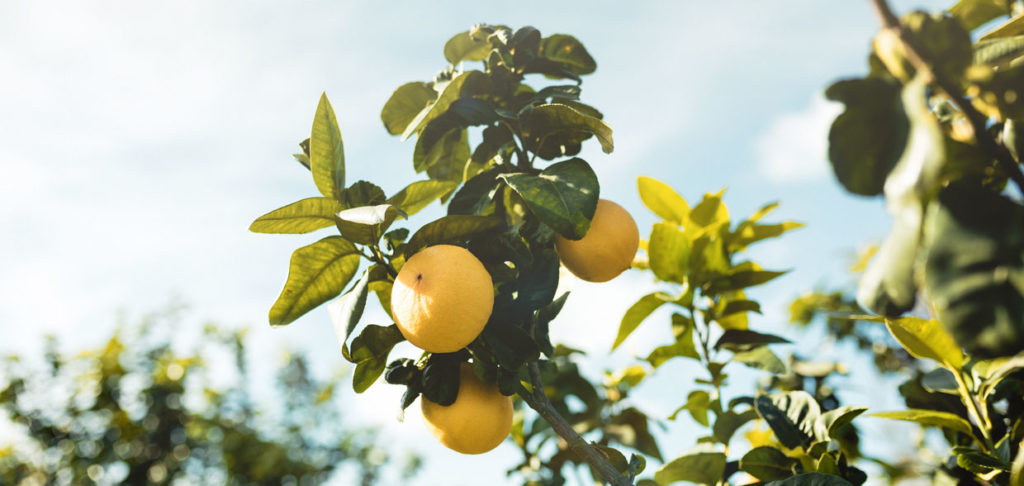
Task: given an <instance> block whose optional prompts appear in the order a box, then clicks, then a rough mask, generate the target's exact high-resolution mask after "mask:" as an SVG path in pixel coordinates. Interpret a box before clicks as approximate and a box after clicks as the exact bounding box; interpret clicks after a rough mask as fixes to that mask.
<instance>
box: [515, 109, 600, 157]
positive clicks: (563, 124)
mask: <svg viewBox="0 0 1024 486" xmlns="http://www.w3.org/2000/svg"><path fill="white" fill-rule="evenodd" d="M520 123H521V125H522V128H523V136H524V139H525V141H526V142H527V143H528V145H529V147H531V148H532V149H533V150H534V152H546V151H550V150H552V149H553V148H554V147H552V146H550V145H551V144H552V142H551V141H547V142H546V141H545V139H550V140H559V139H560V138H559V137H560V136H564V135H569V136H570V138H571V139H572V140H574V141H577V142H579V141H582V140H583V139H585V138H587V137H588V136H589V135H594V136H596V137H597V140H598V142H600V143H601V150H602V151H604V153H606V154H610V153H612V150H614V149H615V145H614V142H613V140H612V129H611V127H609V126H608V125H607V124H606V123H605V122H603V121H601V119H600V118H595V117H592V116H589V115H585V114H583V113H581V112H579V111H576V110H575V109H573V108H570V107H569V106H566V105H564V104H561V103H551V104H547V105H540V106H537V107H534V109H533V110H531V111H530V112H529V113H526V114H524V115H522V116H521V117H520ZM581 133H582V134H585V136H582V137H581V136H579V134H581ZM545 158H548V157H545Z"/></svg>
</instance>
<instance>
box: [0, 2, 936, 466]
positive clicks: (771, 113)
mask: <svg viewBox="0 0 1024 486" xmlns="http://www.w3.org/2000/svg"><path fill="white" fill-rule="evenodd" d="M945 3H946V2H937V1H931V2H925V1H919V2H897V7H898V8H900V9H901V10H905V9H906V8H909V7H910V6H912V5H916V6H923V7H927V8H932V9H934V8H938V7H940V6H944V5H945ZM478 22H486V23H503V24H507V25H510V26H521V25H533V26H535V27H537V28H539V29H540V30H541V32H542V33H543V34H545V35H546V34H551V33H556V32H563V33H570V34H573V35H575V36H576V37H577V38H579V39H580V40H581V41H582V42H583V43H584V44H585V45H586V47H587V49H588V50H589V51H590V53H591V54H592V55H593V57H594V58H595V59H596V60H597V63H598V70H597V72H596V73H595V74H594V75H591V76H589V77H587V78H585V81H584V84H583V100H584V101H585V102H587V103H589V104H592V105H594V106H597V107H598V108H600V109H601V110H602V111H603V112H604V113H605V116H606V118H605V119H606V121H607V122H608V123H609V124H610V125H611V126H612V128H613V129H614V130H615V147H616V150H615V152H614V153H613V154H611V155H605V154H603V153H601V152H600V151H599V150H598V149H597V148H596V147H594V146H591V147H589V148H587V149H586V150H585V151H584V154H583V156H584V157H585V158H586V159H587V160H588V161H589V162H590V163H591V165H592V166H593V167H594V169H595V170H596V172H597V174H598V176H599V178H600V180H601V183H602V197H606V198H609V199H613V200H616V201H617V202H619V203H621V204H623V205H624V206H626V207H627V208H628V209H629V210H630V211H631V212H632V213H633V215H634V217H635V218H636V219H637V222H638V223H639V225H640V227H641V233H642V234H646V232H647V231H649V228H650V224H651V223H652V222H653V221H654V219H653V217H652V216H651V215H650V214H649V213H648V212H647V211H646V209H644V208H643V206H642V205H641V204H640V201H639V197H638V196H637V195H636V182H635V181H636V176H638V175H648V176H652V177H655V178H658V179H661V180H664V181H666V182H668V183H669V184H671V185H672V186H673V187H675V188H676V189H677V190H678V191H679V192H680V193H682V194H683V195H684V196H685V197H686V198H687V199H689V200H691V201H693V200H696V199H699V197H700V195H701V194H702V193H703V192H709V191H717V190H718V189H720V188H721V187H725V186H728V190H727V191H726V195H725V201H726V203H727V204H728V205H729V207H730V210H731V212H732V213H733V214H735V215H746V214H749V213H750V212H752V211H753V210H754V209H756V208H757V207H759V206H760V205H762V204H763V203H766V202H769V201H773V200H781V201H782V207H781V209H779V210H778V211H777V214H776V215H775V217H774V218H770V219H773V220H781V219H790V220H797V221H801V222H804V223H805V224H807V227H806V228H804V229H801V230H799V231H796V232H793V233H791V234H790V235H788V236H786V237H784V238H783V239H781V240H778V241H776V242H772V243H767V244H765V245H763V246H762V247H761V248H760V249H758V250H757V251H755V252H754V253H753V256H754V257H755V258H756V259H758V260H759V261H760V262H761V263H762V264H763V265H764V266H765V267H767V268H772V269H793V270H794V271H793V272H792V273H791V274H789V275H787V276H786V277H784V278H782V279H779V280H778V281H777V282H775V283H772V284H770V285H768V286H766V287H765V288H763V289H759V290H757V291H755V292H753V293H752V294H753V297H754V298H757V299H761V300H762V301H763V303H764V304H765V315H764V317H763V318H758V319H755V320H754V321H753V325H754V326H755V327H757V326H760V327H761V328H765V327H767V328H769V329H775V330H778V331H779V332H783V333H789V334H790V335H795V333H796V331H795V330H794V329H787V328H785V327H784V326H783V323H784V322H785V320H786V318H787V317H786V314H785V308H786V305H787V303H788V300H789V299H791V298H792V297H794V296H796V295H797V294H799V293H800V292H801V291H804V290H807V289H810V288H813V287H814V286H816V285H821V284H824V283H830V284H844V283H848V281H849V280H848V277H847V276H846V274H845V273H844V271H843V269H844V268H845V266H846V263H847V260H848V259H849V256H850V255H851V254H852V253H853V252H854V251H855V250H856V249H857V248H859V247H860V246H862V245H863V244H865V243H868V242H872V241H876V240H878V239H879V238H880V237H881V236H882V235H884V234H885V233H886V232H887V230H888V224H889V222H888V217H887V216H886V215H885V212H884V208H883V206H882V203H881V201H880V200H868V199H863V198H855V197H853V196H849V195H847V194H845V193H843V192H842V191H841V190H840V189H839V187H838V185H837V184H836V183H835V181H834V179H833V178H832V175H831V172H830V169H829V167H828V165H827V162H826V160H825V150H826V135H827V130H828V125H829V123H830V122H831V119H832V118H833V117H834V116H835V115H836V114H837V113H838V107H836V106H835V105H833V104H831V103H828V102H826V101H825V100H824V99H823V98H822V96H821V91H822V89H823V88H824V87H825V86H827V84H828V83H830V82H831V81H833V80H835V79H837V78H839V77H842V76H844V75H856V74H859V73H863V72H864V71H865V70H866V55H867V48H868V44H869V41H870V38H871V36H872V35H873V32H874V31H875V29H876V21H875V19H874V18H873V17H872V11H871V8H870V5H869V3H868V2H867V1H861V2H854V1H850V0H780V1H776V2H760V1H746V2H693V1H690V2H684V1H678V2H669V1H661V2H653V1H652V2H627V3H623V2H607V1H599V2H594V1H590V2H581V1H574V2H559V3H557V4H555V3H553V2H539V1H520V2H508V3H497V2H453V1H441V2H389V3H386V4H385V3H370V2H363V3H355V2H329V1H299V2H269V1H245V2H242V1H222V2H210V1H188V0H186V1H180V2H159V3H158V2H139V1H126V0H125V1H101V2H76V1H59V2H39V1H31V0H24V1H22V0H5V1H4V2H2V3H0V88H2V89H0V231H2V234H3V237H2V238H0V268H2V270H0V336H2V337H0V353H8V352H14V351H20V352H25V351H29V352H31V351H32V350H34V349H36V346H37V343H38V337H39V336H40V335H41V334H43V333H56V334H58V335H61V336H64V337H65V338H66V340H67V341H70V342H72V343H74V345H75V346H77V345H79V344H81V345H92V344H96V343H97V342H98V339H100V338H101V337H102V336H104V335H105V334H106V333H107V332H108V331H109V330H110V329H111V328H112V326H113V325H114V322H115V316H116V315H117V312H118V311H119V310H123V311H126V312H127V313H128V314H129V315H138V314H141V313H144V312H148V311H152V310H155V309H159V308H160V307H162V306H163V305H164V304H165V303H166V302H168V301H169V300H171V299H172V298H174V297H179V298H180V299H181V300H184V301H185V302H187V303H189V304H190V306H191V308H192V311H191V313H190V319H191V321H190V322H195V323H196V324H197V325H198V324H199V323H200V322H202V321H205V320H211V321H215V322H218V323H221V324H223V325H226V326H232V327H237V326H250V327H251V328H252V331H251V333H250V335H251V336H253V339H254V345H253V351H252V353H253V356H254V357H256V358H261V359H260V364H261V366H263V367H264V368H265V369H271V368H272V367H273V366H274V365H275V364H276V362H277V361H276V359H277V358H276V357H277V356H278V355H279V349H280V348H281V347H282V346H283V345H285V344H288V345H291V346H293V347H297V348H299V349H303V350H306V351H308V352H310V353H312V354H313V356H314V358H315V359H316V361H315V362H316V363H317V364H318V366H319V367H320V368H319V373H321V374H322V375H324V376H327V375H330V374H331V373H333V372H334V370H336V369H337V367H339V366H341V364H342V359H341V356H340V353H339V352H338V348H337V345H336V343H335V339H334V336H333V331H332V330H331V326H330V323H329V322H328V319H327V313H326V311H324V310H323V309H318V310H316V311H314V312H311V313H310V314H309V315H307V316H306V317H304V318H302V319H300V320H299V321H297V322H295V323H294V324H292V325H291V326H289V327H287V328H281V329H271V328H270V327H269V326H268V325H267V324H266V312H267V310H268V309H269V307H270V304H271V303H272V302H273V300H274V299H275V298H276V297H277V295H278V293H279V292H280V289H281V287H282V285H283V283H284V280H285V277H286V274H287V268H288V258H289V255H290V253H291V251H292V250H294V249H295V248H297V247H299V246H302V245H305V244H309V243H311V242H313V241H315V240H316V239H317V238H318V237H321V236H323V235H324V234H326V233H321V234H318V235H300V236H286V235H280V236H278V235H256V234H251V233H249V232H248V231H247V227H248V225H249V223H250V222H251V221H252V220H253V219H254V218H255V217H257V216H259V215H260V214H263V213H264V212H266V211H269V210H271V209H274V208H277V207H279V206H282V205H284V204H287V203H289V202H292V201H295V200H298V199H301V198H304V197H309V196H312V195H314V194H315V188H314V186H313V184H312V180H311V178H310V176H309V173H308V172H306V171H305V170H303V169H301V167H300V166H299V165H298V164H296V163H295V162H294V161H292V159H291V156H290V154H291V153H293V152H294V151H296V149H297V147H296V143H297V142H298V141H300V140H302V139H303V138H305V137H307V136H308V133H309V127H310V124H311V121H312V117H313V113H314V110H315V107H316V102H317V99H318V97H319V95H320V92H321V91H326V92H327V94H328V96H329V97H330V99H331V101H332V103H333V106H334V108H335V110H336V112H337V114H338V118H339V122H340V124H341V128H342V133H343V136H344V139H345V150H346V158H347V163H348V179H349V180H350V181H355V180H358V179H368V180H372V181H374V182H376V183H377V184H379V185H381V186H382V187H383V188H384V189H385V191H386V192H388V193H389V194H392V193H394V192H395V191H397V190H398V189H400V188H401V187H402V186H404V185H405V184H406V183H407V182H410V181H412V180H414V177H415V176H414V173H413V170H412V165H411V162H410V160H411V153H412V150H413V142H411V141H409V142H405V143H402V142H400V141H399V140H398V139H397V138H395V137H391V136H389V135H387V133H386V132H385V130H384V129H383V126H382V124H381V122H380V119H379V113H380V107H381V106H382V105H383V103H384V102H385V101H386V100H387V98H388V96H389V95H390V93H391V91H392V90H393V89H394V88H395V87H397V86H399V85H401V84H402V83H404V82H407V81H412V80H428V79H431V78H432V77H433V74H434V73H435V72H436V71H437V70H439V69H441V68H442V67H443V66H444V63H445V61H444V58H443V56H442V55H441V48H442V46H443V44H444V42H445V41H446V40H447V39H448V38H449V37H450V36H451V35H452V34H454V33H456V32H459V31H462V30H466V29H467V28H468V27H470V26H471V25H472V24H474V23H478ZM467 67H472V66H467ZM591 144H592V145H596V144H593V143H591ZM437 214H438V212H437V209H436V208H435V209H434V211H432V212H430V211H428V212H425V217H424V218H419V219H414V220H413V221H412V222H411V223H412V224H421V223H423V222H425V221H426V219H425V218H426V217H430V216H431V215H434V216H436V215H437ZM572 286H573V290H574V295H573V296H572V297H571V298H570V300H569V304H568V306H567V308H566V311H565V314H563V315H564V317H562V318H560V319H559V320H557V321H556V322H555V323H553V327H552V333H553V334H554V336H555V338H557V339H561V340H562V341H563V342H566V343H568V344H571V345H574V346H577V347H582V348H584V349H587V350H589V351H592V352H595V353H597V354H603V353H605V352H606V350H607V349H608V347H609V345H610V344H611V342H612V339H613V338H614V334H615V330H616V328H617V326H618V318H619V317H620V316H621V314H622V313H623V312H624V311H625V309H626V308H627V307H628V306H629V304H630V303H631V302H632V301H634V300H636V299H637V298H638V297H640V296H641V295H644V294H646V293H648V292H650V291H652V290H653V287H652V286H651V282H650V280H649V278H648V277H646V276H644V275H642V274H631V273H627V274H626V275H624V276H622V277H620V278H619V279H617V280H615V281H614V282H612V283H609V284H603V285H596V284H586V283H577V284H573V285H572ZM594 302H600V303H601V304H600V305H599V306H598V305H594ZM666 315H667V314H666ZM666 315H663V314H656V315H655V316H654V317H653V319H658V318H661V319H664V318H665V316H666ZM381 316H382V314H381V313H380V312H379V311H373V312H371V313H370V314H369V315H368V318H369V319H371V320H372V319H378V320H379V319H382V318H381ZM649 327H650V330H646V331H643V332H640V333H638V335H637V336H634V337H633V338H631V339H630V341H627V345H625V346H623V349H622V350H621V351H617V352H616V354H615V355H614V356H613V357H611V358H610V359H600V360H597V361H595V362H592V363H591V364H590V367H589V368H588V369H590V370H591V371H594V372H596V371H597V370H599V369H601V366H603V365H604V364H608V363H616V364H621V363H625V362H627V361H628V359H629V356H630V349H637V350H638V352H639V351H643V350H647V349H649V348H650V346H651V345H653V344H654V343H656V342H658V340H660V339H665V338H666V336H667V335H668V332H667V330H665V331H664V332H662V331H661V330H655V329H654V328H655V327H663V326H653V325H649ZM808 339H810V338H808ZM802 342H803V341H802ZM792 350H793V349H792V347H791V348H790V349H787V348H785V347H783V348H780V349H779V351H780V352H782V354H788V353H789V352H791V351H792ZM804 352H805V353H806V352H808V351H804ZM263 357H268V358H265V359H263ZM694 372H696V369H695V368H693V367H689V365H687V364H671V365H666V368H664V371H662V372H659V374H658V375H659V376H656V377H655V378H654V379H652V380H651V383H652V384H651V385H649V386H646V387H645V389H644V390H643V392H642V393H640V394H639V396H638V401H639V402H640V403H641V404H642V405H643V406H645V407H647V408H648V409H649V410H650V411H652V413H654V414H656V415H657V414H661V415H667V414H668V413H670V412H671V411H672V410H673V409H674V408H675V407H676V406H678V405H679V404H681V403H682V402H683V401H684V400H685V395H678V393H677V390H681V389H688V388H689V386H690V382H689V379H688V378H687V379H685V380H683V382H682V383H678V382H673V381H672V380H678V379H679V377H680V376H688V375H689V374H692V373H694ZM756 377H757V375H756V374H751V375H750V376H749V377H748V378H747V383H749V382H750V380H753V379H755V378H756ZM740 380H741V381H742V380H743V378H742V376H741V378H740ZM664 385H672V386H675V387H677V388H676V390H670V391H658V387H659V386H664ZM375 388H376V389H375V390H374V391H371V392H370V393H368V394H367V395H365V396H360V397H357V398H356V397H352V398H348V399H347V400H348V401H349V403H351V404H353V408H352V410H353V411H352V412H351V414H348V415H347V417H346V418H347V420H349V421H350V422H351V423H356V422H361V423H375V424H381V426H382V437H383V438H386V439H387V440H390V441H393V442H394V443H398V444H404V445H408V446H410V447H416V448H417V449H418V450H420V451H421V452H422V453H424V454H427V459H428V460H429V461H431V462H430V463H429V464H428V469H427V470H426V472H427V474H444V472H443V471H450V470H452V469H453V468H454V469H456V470H460V469H469V470H471V471H472V474H471V475H469V476H467V478H469V477H471V478H472V479H465V480H463V479H458V478H456V479H455V480H454V482H452V483H449V484H501V483H502V481H505V479H504V471H505V469H506V468H508V467H511V466H512V465H514V464H515V462H514V461H515V460H516V459H517V453H516V451H515V450H514V448H512V447H510V446H507V445H505V446H502V447H499V449H498V450H496V451H495V452H493V453H490V454H487V455H484V456H479V457H461V456H457V455H455V454H454V453H449V452H448V451H447V450H446V449H443V448H442V447H440V446H439V445H436V443H435V442H434V441H433V440H432V439H430V438H428V436H427V435H426V433H425V432H424V431H423V428H422V426H421V425H420V424H419V418H418V416H417V415H416V414H415V413H410V414H409V417H408V420H406V422H405V423H402V424H399V423H397V422H395V420H394V416H395V410H396V407H397V401H398V398H397V397H398V395H399V394H400V393H401V389H400V388H398V387H390V386H387V385H378V386H377V387H375ZM669 388H671V387H669ZM740 391H743V389H740ZM746 391H748V392H749V391H751V390H750V388H749V387H748V388H747V389H746ZM869 392H870V390H863V389H853V390H850V391H849V392H848V393H847V395H846V397H847V398H846V399H847V401H848V402H850V403H864V401H866V400H869V395H870V393H869ZM858 400H860V401H859V402H858ZM872 403H873V404H874V403H875V402H872ZM880 406H882V407H885V406H888V407H898V406H900V404H899V403H897V402H890V403H882V404H881V405H880ZM415 408H416V407H413V409H415ZM413 409H410V410H413ZM687 420H688V419H687ZM867 424H868V425H870V424H871V422H867ZM690 427H691V426H690V425H688V424H679V425H673V426H672V428H670V429H669V432H668V433H667V434H665V437H667V439H666V442H665V445H666V447H665V450H664V451H663V452H664V453H665V455H666V457H675V456H676V455H678V454H679V453H681V452H682V451H683V450H684V448H686V447H688V446H690V445H692V444H693V436H692V435H690V434H689V433H688V432H687V431H692V430H693V429H692V428H690ZM426 477H427V478H428V477H429V476H426ZM459 481H464V482H459ZM417 484H433V482H432V481H430V480H429V479H422V480H421V481H420V482H419V483H417Z"/></svg>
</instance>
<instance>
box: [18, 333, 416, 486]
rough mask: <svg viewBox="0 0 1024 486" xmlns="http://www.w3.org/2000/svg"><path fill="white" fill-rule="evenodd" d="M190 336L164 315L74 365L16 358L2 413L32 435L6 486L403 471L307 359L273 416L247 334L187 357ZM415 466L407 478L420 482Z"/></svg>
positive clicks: (281, 379) (248, 481)
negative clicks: (345, 413) (350, 418)
mask: <svg viewBox="0 0 1024 486" xmlns="http://www.w3.org/2000/svg"><path fill="white" fill-rule="evenodd" d="M178 325H180V322H178V320H177V318H174V317H173V315H156V316H151V317H149V318H146V319H144V320H143V322H140V323H139V324H138V325H135V326H130V327H125V328H121V329H119V330H117V331H116V332H115V333H114V334H113V335H112V336H111V337H110V339H109V340H108V341H107V342H106V343H105V344H104V345H102V346H100V347H99V348H96V349H90V350H85V351H81V352H76V353H74V354H70V355H68V354H64V353H61V352H59V351H58V350H57V348H58V343H57V342H56V341H55V340H52V339H51V340H49V341H48V342H47V349H48V351H47V353H46V359H45V363H33V362H31V360H27V359H23V358H21V357H18V356H11V357H8V358H7V360H6V361H4V363H3V371H2V374H0V376H3V379H4V381H3V382H2V383H0V386H2V388H0V408H2V409H3V411H4V412H6V414H7V415H8V417H9V419H10V420H12V421H13V423H14V424H17V425H18V428H19V429H20V430H21V432H22V433H23V436H21V437H19V438H17V439H16V440H15V442H13V443H11V444H8V445H4V446H2V447H0V484H9V485H12V486H13V485H61V484H154V485H155V484H211V485H212V484H217V485H221V484H231V485H257V484H259V485H282V484H292V485H298V484H320V483H323V482H324V481H326V480H327V479H328V478H329V477H330V476H331V475H332V473H333V472H334V471H335V469H337V468H338V467H342V466H351V467H354V470H355V471H357V473H356V474H357V477H358V478H359V481H360V483H361V484H366V485H369V484H376V483H377V479H378V477H379V474H380V472H381V471H382V469H383V468H385V467H389V468H392V469H397V468H398V467H400V466H394V465H391V464H389V463H391V462H393V461H392V459H391V458H390V457H389V453H388V452H386V451H385V450H384V449H382V448H381V447H379V446H377V445H376V444H375V441H374V439H373V436H372V434H371V432H370V431H367V430H358V429H349V428H346V427H345V426H343V425H342V424H341V423H340V421H339V415H338V402H337V400H335V399H334V398H333V397H332V395H333V390H334V387H335V382H333V381H332V382H321V381H319V380H317V379H315V378H314V377H312V376H311V375H310V374H309V371H308V366H307V363H306V360H305V359H304V358H303V357H302V356H300V355H291V356H290V357H289V358H288V360H287V362H286V363H285V364H284V365H283V366H282V367H281V368H280V369H279V370H278V373H277V377H276V382H275V383H274V385H273V388H269V387H268V389H266V390H265V391H266V392H268V393H271V396H275V397H278V401H279V402H280V404H281V405H282V410H281V412H280V413H267V412H265V411H263V408H264V407H258V406H257V405H255V403H256V402H258V401H262V400H264V399H263V398H262V397H257V396H255V394H254V393H253V392H250V390H249V386H251V385H253V384H256V383H255V382H253V381H252V380H250V379H249V375H248V371H247V370H248V363H247V360H246V359H245V357H244V353H243V349H242V348H243V346H244V345H245V339H244V337H243V336H244V333H242V332H224V331H220V330H218V329H217V328H215V327H212V326H208V327H207V328H206V330H205V331H204V334H203V340H202V341H203V344H202V345H201V346H198V347H196V348H194V349H193V350H191V351H189V352H178V351H176V350H175V349H174V348H173V347H172V346H171V345H170V344H168V342H167V335H168V332H169V331H170V330H171V329H172V328H174V327H177V326H178ZM224 377H229V379H230V380H231V382H230V383H228V384H227V385H225V384H224ZM324 423H331V424H334V425H333V426H331V427H329V428H324V427H319V425H321V424H324ZM314 431H315V432H314ZM409 459H410V460H411V462H408V463H407V465H406V466H405V468H406V470H405V472H404V473H403V472H402V471H398V473H399V474H406V475H409V474H412V473H414V472H415V470H416V469H417V467H418V460H417V459H415V458H413V457H412V456H409Z"/></svg>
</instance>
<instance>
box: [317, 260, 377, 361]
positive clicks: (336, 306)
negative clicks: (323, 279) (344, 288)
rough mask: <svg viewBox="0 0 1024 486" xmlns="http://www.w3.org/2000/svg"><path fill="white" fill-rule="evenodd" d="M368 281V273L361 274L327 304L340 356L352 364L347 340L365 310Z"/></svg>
mask: <svg viewBox="0 0 1024 486" xmlns="http://www.w3.org/2000/svg"><path fill="white" fill-rule="evenodd" d="M369 280H370V272H369V271H365V272H363V276H362V278H360V279H359V281H358V282H356V284H355V285H354V286H352V288H351V289H349V291H348V292H347V293H345V295H342V296H341V298H339V299H336V300H334V301H333V302H331V303H330V304H327V313H328V315H330V317H331V324H332V325H333V326H334V335H335V336H337V338H338V343H339V344H341V354H342V356H344V357H345V359H347V360H349V361H350V362H353V363H355V360H354V359H353V358H352V353H351V352H350V351H349V348H348V338H349V336H350V335H351V334H352V331H353V330H355V328H356V325H358V324H359V319H361V318H362V317H363V310H364V309H366V295H367V288H368V284H369Z"/></svg>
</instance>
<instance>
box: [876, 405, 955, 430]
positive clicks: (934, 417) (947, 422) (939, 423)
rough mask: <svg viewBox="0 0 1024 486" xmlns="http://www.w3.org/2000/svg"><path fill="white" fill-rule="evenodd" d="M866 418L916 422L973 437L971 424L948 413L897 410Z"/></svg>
mask: <svg viewBox="0 0 1024 486" xmlns="http://www.w3.org/2000/svg"><path fill="white" fill-rule="evenodd" d="M867 416H868V417H878V418H884V419H889V420H902V421H905V422H917V423H919V424H921V425H930V426H933V427H941V428H944V429H948V430H952V431H956V432H962V433H964V434H967V435H973V433H972V432H971V424H970V423H969V422H967V421H966V420H964V419H963V417H960V416H959V415H955V414H952V413H949V412H940V411H937V410H924V409H910V410H899V411H895V412H878V413H872V414H869V415H867Z"/></svg>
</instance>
